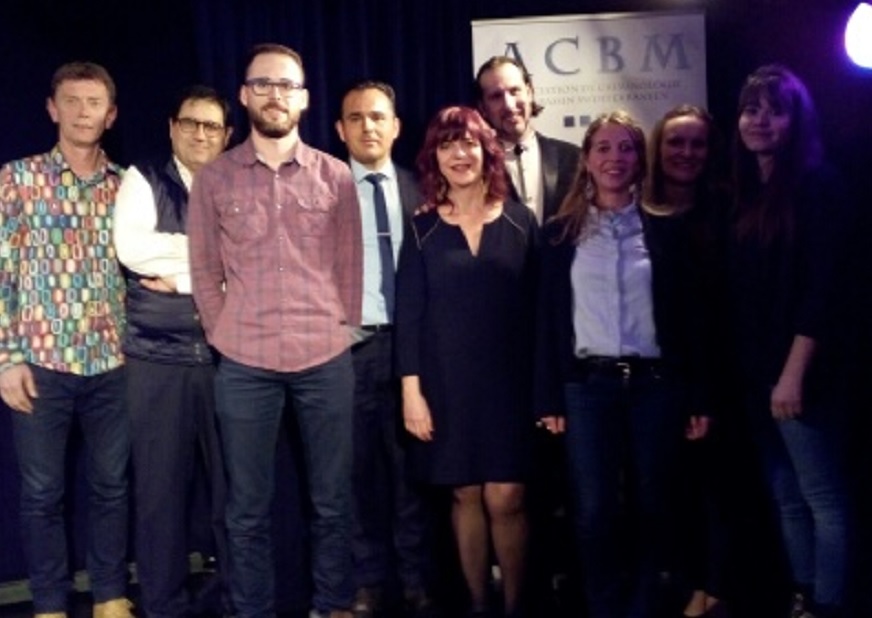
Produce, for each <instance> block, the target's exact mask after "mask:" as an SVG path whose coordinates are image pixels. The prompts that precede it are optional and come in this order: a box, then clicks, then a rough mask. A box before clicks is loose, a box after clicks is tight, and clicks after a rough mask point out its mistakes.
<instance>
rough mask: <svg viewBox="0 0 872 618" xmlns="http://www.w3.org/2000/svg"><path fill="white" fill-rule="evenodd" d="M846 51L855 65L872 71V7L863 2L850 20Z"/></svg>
mask: <svg viewBox="0 0 872 618" xmlns="http://www.w3.org/2000/svg"><path fill="white" fill-rule="evenodd" d="M845 51H847V52H848V57H850V58H851V60H853V62H854V64H856V65H857V66H860V67H863V68H864V69H872V5H870V4H868V3H866V2H861V3H860V4H859V5H858V6H857V8H856V9H855V10H854V13H853V14H852V15H851V17H850V19H848V25H847V27H846V28H845Z"/></svg>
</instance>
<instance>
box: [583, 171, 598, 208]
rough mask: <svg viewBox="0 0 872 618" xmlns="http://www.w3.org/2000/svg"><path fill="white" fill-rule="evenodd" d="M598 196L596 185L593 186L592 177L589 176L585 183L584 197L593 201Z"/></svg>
mask: <svg viewBox="0 0 872 618" xmlns="http://www.w3.org/2000/svg"><path fill="white" fill-rule="evenodd" d="M595 196H596V187H594V186H593V181H592V180H591V179H590V176H588V177H587V181H586V182H585V183H584V198H585V199H586V200H587V201H588V202H593V198H594V197H595Z"/></svg>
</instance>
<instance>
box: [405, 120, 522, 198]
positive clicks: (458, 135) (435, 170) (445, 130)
mask: <svg viewBox="0 0 872 618" xmlns="http://www.w3.org/2000/svg"><path fill="white" fill-rule="evenodd" d="M467 135H468V136H469V137H471V138H472V139H474V140H476V141H478V142H479V143H480V144H481V149H482V153H483V154H484V161H483V162H482V180H483V181H484V185H485V189H486V191H487V193H486V195H485V200H486V201H487V203H494V202H501V201H503V200H504V199H505V198H506V196H507V195H508V182H507V181H506V168H505V154H504V153H503V147H502V145H501V144H500V141H499V140H498V139H497V134H496V131H494V130H493V129H492V128H491V127H490V126H489V125H488V124H487V123H486V122H485V121H484V119H483V118H482V117H481V115H480V114H479V113H478V112H477V111H476V110H474V109H473V108H471V107H462V106H451V107H445V108H443V109H441V110H439V112H437V113H436V115H435V116H434V117H433V120H431V121H430V125H429V126H428V127H427V134H426V136H425V137H424V145H423V146H422V147H421V151H420V152H419V153H418V159H417V163H418V171H419V172H420V175H421V192H422V193H423V194H424V201H425V203H427V204H431V205H433V206H438V205H439V204H445V203H447V202H448V201H449V200H448V182H447V181H446V180H445V177H444V176H443V175H442V172H440V171H439V162H438V161H437V159H436V151H437V150H438V148H439V146H440V144H444V143H445V142H453V141H456V140H459V139H463V138H464V137H466V136H467Z"/></svg>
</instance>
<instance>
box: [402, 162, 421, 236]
mask: <svg viewBox="0 0 872 618" xmlns="http://www.w3.org/2000/svg"><path fill="white" fill-rule="evenodd" d="M397 186H398V187H399V189H400V205H401V206H402V210H403V221H404V223H408V222H409V219H410V218H411V216H412V215H413V214H415V209H416V208H418V206H420V205H421V204H420V202H421V192H420V191H419V190H418V184H417V183H416V182H415V178H414V177H413V176H412V175H411V174H410V173H409V172H407V171H406V170H402V169H397Z"/></svg>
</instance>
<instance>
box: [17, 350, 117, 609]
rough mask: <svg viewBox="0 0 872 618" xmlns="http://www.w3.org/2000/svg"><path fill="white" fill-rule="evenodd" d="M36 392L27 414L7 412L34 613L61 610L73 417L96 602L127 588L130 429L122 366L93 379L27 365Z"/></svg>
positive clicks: (66, 578)
mask: <svg viewBox="0 0 872 618" xmlns="http://www.w3.org/2000/svg"><path fill="white" fill-rule="evenodd" d="M30 369H31V371H32V372H33V377H34V380H35V382H36V389H37V392H38V393H39V396H38V397H37V398H35V399H34V400H33V404H34V410H33V413H32V414H22V413H20V412H15V411H12V412H11V414H12V427H13V436H14V439H15V448H16V452H17V454H18V465H19V467H20V469H21V533H22V543H23V546H24V553H25V556H26V558H27V563H28V574H29V577H30V590H31V593H32V595H33V607H34V611H35V613H45V612H59V611H66V602H67V594H68V593H69V592H70V589H71V585H72V584H71V578H70V571H69V566H68V564H67V554H68V547H67V538H66V524H65V522H64V492H65V487H66V478H67V469H66V452H67V442H68V439H69V435H70V430H71V428H72V425H73V422H74V421H75V420H78V422H79V425H80V426H81V429H82V434H83V436H84V442H85V452H86V468H85V475H86V479H87V482H88V492H89V493H88V535H87V537H88V545H87V554H86V566H87V568H88V575H89V577H90V581H91V590H92V591H93V595H94V601H95V602H101V601H107V600H109V599H114V598H118V597H122V596H124V594H125V591H126V588H127V580H128V571H127V563H126V554H127V462H128V456H129V453H130V429H129V421H128V418H127V414H126V413H125V410H124V371H125V370H124V369H123V368H122V369H115V370H112V371H109V372H107V373H104V374H100V375H96V376H89V377H84V376H78V375H73V374H68V373H58V372H56V371H50V370H48V369H43V368H40V367H35V366H30Z"/></svg>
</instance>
